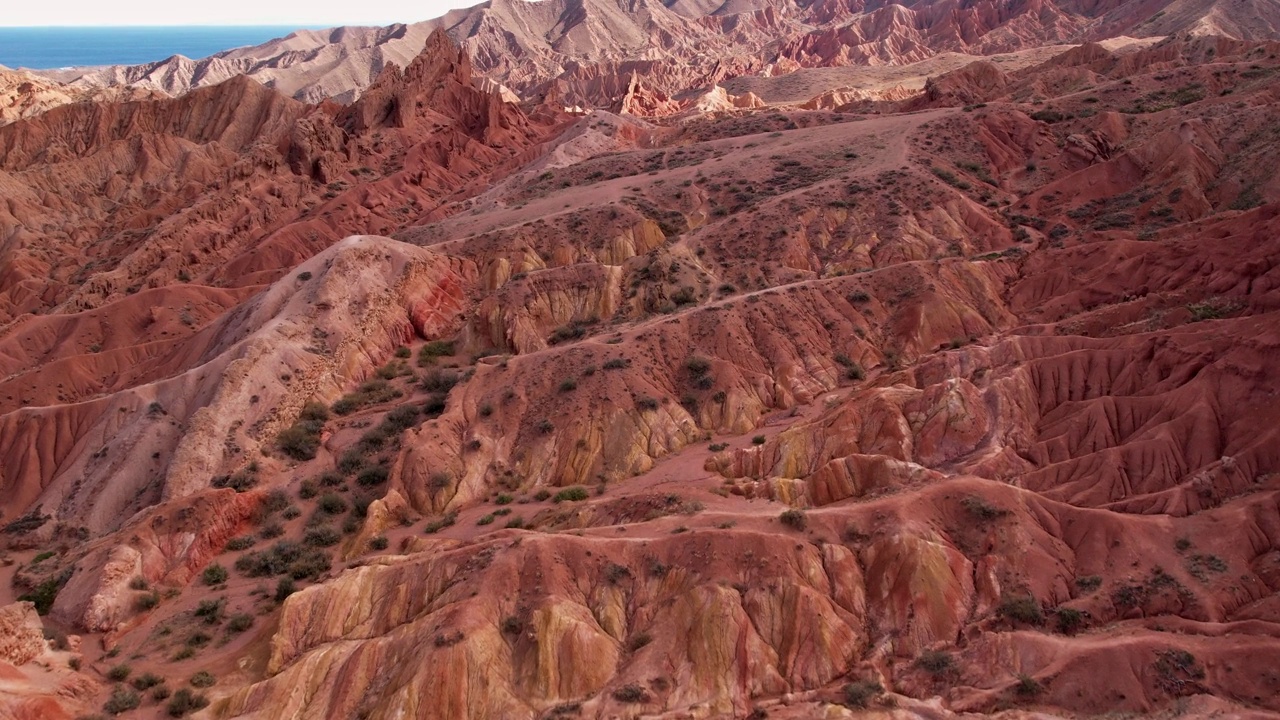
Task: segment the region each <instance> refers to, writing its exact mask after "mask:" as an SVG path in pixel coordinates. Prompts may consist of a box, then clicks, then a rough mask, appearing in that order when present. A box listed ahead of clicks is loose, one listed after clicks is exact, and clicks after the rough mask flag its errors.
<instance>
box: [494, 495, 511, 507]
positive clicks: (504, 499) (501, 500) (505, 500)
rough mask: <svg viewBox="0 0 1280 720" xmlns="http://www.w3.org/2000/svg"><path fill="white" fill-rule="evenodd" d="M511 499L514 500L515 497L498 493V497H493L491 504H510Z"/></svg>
mask: <svg viewBox="0 0 1280 720" xmlns="http://www.w3.org/2000/svg"><path fill="white" fill-rule="evenodd" d="M513 500H515V498H513V497H511V496H510V495H508V494H507V493H499V494H498V497H497V498H495V499H494V501H493V504H494V505H510V504H511V503H512V501H513Z"/></svg>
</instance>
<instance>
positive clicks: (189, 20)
mask: <svg viewBox="0 0 1280 720" xmlns="http://www.w3.org/2000/svg"><path fill="white" fill-rule="evenodd" d="M480 1H481V0H306V1H304V0H283V1H282V0H115V1H114V2H113V1H112V0H53V1H52V2H39V1H34V2H33V1H31V0H11V1H9V2H5V3H4V4H5V6H6V7H5V8H4V10H3V12H0V26H8V27H12V26H32V25H76V26H86V25H87V26H100V25H290V26H297V27H331V26H335V25H390V24H391V23H396V22H405V23H408V22H418V21H420V20H430V19H431V18H435V17H440V16H441V15H443V14H444V13H445V12H447V11H449V10H450V9H452V8H460V7H470V6H472V5H476V4H478V3H479V2H480Z"/></svg>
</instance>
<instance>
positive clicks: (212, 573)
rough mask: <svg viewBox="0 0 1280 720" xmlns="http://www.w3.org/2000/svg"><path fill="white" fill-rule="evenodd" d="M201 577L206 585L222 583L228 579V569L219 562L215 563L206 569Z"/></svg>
mask: <svg viewBox="0 0 1280 720" xmlns="http://www.w3.org/2000/svg"><path fill="white" fill-rule="evenodd" d="M200 579H201V580H203V581H204V584H205V585H221V584H222V583H224V582H226V581H227V569H226V568H224V567H222V566H221V565H219V564H218V563H213V564H212V565H210V566H208V567H206V568H205V569H204V572H203V573H201V575H200Z"/></svg>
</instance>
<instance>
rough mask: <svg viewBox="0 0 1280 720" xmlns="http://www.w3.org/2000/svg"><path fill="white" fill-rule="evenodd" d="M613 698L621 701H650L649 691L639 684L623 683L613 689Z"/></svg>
mask: <svg viewBox="0 0 1280 720" xmlns="http://www.w3.org/2000/svg"><path fill="white" fill-rule="evenodd" d="M613 699H614V700H617V701H618V702H621V703H644V702H649V693H647V692H645V691H644V688H642V687H640V686H639V685H635V684H631V685H623V686H622V687H620V688H618V689H617V690H614V691H613Z"/></svg>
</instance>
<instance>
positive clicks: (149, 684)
mask: <svg viewBox="0 0 1280 720" xmlns="http://www.w3.org/2000/svg"><path fill="white" fill-rule="evenodd" d="M163 682H164V678H162V677H160V676H159V675H156V674H155V673H143V674H141V675H139V676H138V677H136V678H134V679H133V680H132V681H131V682H130V683H129V684H130V685H132V686H133V687H134V689H135V690H138V691H140V692H141V691H145V690H150V689H151V688H153V687H155V686H157V685H159V684H161V683H163Z"/></svg>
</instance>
